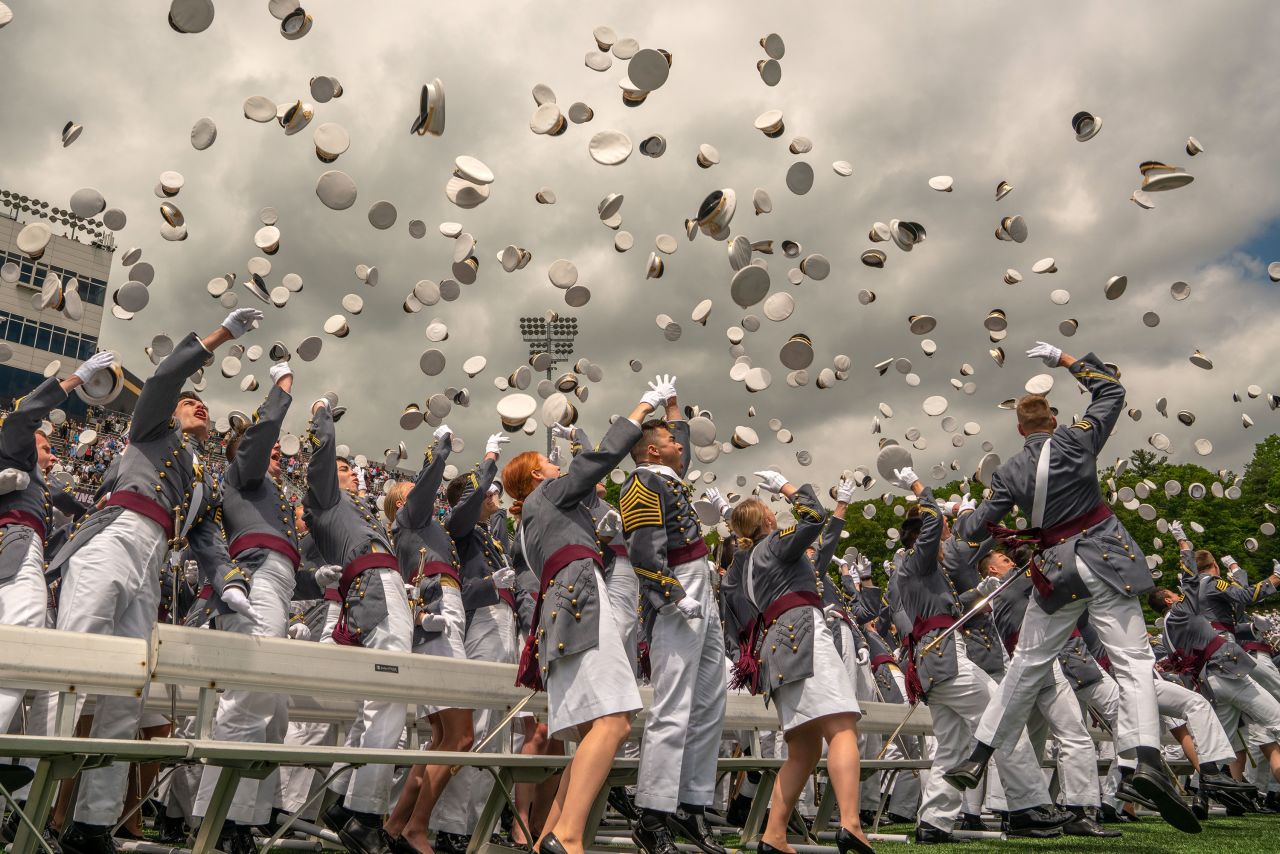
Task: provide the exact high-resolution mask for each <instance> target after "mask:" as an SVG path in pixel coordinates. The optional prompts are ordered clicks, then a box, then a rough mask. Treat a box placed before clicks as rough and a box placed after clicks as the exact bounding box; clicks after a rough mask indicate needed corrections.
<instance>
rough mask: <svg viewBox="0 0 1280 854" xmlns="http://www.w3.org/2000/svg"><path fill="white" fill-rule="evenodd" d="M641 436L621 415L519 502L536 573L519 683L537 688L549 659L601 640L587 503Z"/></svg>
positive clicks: (597, 556) (524, 544) (526, 552)
mask: <svg viewBox="0 0 1280 854" xmlns="http://www.w3.org/2000/svg"><path fill="white" fill-rule="evenodd" d="M639 438H640V425H638V424H636V423H635V422H634V421H632V420H631V419H629V418H618V419H617V420H615V421H614V422H613V425H612V426H610V428H609V431H608V432H607V433H605V436H604V439H603V440H602V441H601V442H600V446H599V447H598V448H596V449H595V450H591V451H583V452H582V453H581V454H579V455H578V456H576V457H574V458H573V461H572V462H571V463H570V464H569V466H568V467H567V468H566V469H565V470H564V472H563V473H562V474H561V476H560V477H558V478H556V479H555V480H547V481H543V482H541V483H540V484H539V485H538V486H537V488H535V489H534V490H533V492H531V493H529V495H528V496H527V497H526V498H525V499H524V504H523V508H522V510H521V514H520V529H519V536H518V539H519V541H520V544H521V549H520V551H521V553H522V554H523V556H524V559H525V561H526V562H527V563H528V565H529V567H530V568H531V569H532V570H534V571H535V572H536V573H537V574H538V576H539V588H538V600H537V603H536V605H535V612H534V615H533V619H532V631H531V633H530V635H529V639H528V641H527V643H526V645H525V650H524V653H523V655H522V656H521V662H520V672H519V684H521V685H525V686H526V687H530V688H534V687H539V688H540V687H542V685H543V684H545V680H546V678H547V674H548V673H549V671H550V668H551V664H552V663H553V662H554V661H556V660H557V659H559V658H561V657H563V656H566V655H575V654H577V653H580V652H585V651H587V650H589V649H595V648H596V646H597V645H598V644H599V642H600V596H602V595H604V591H602V590H600V589H598V586H597V584H596V570H597V569H598V568H603V566H604V558H603V556H602V555H601V553H600V542H599V540H598V539H597V538H596V526H595V521H594V520H593V519H592V518H591V512H590V511H589V510H588V509H587V507H586V506H585V504H584V502H586V500H587V499H588V498H590V497H591V496H592V495H594V494H595V488H596V483H597V482H598V481H599V480H600V479H601V478H602V477H604V476H605V475H607V474H608V473H609V472H610V471H611V470H612V469H613V468H614V467H615V466H616V465H617V464H618V463H619V462H621V461H622V458H623V457H625V456H626V455H627V452H628V451H630V450H631V446H632V445H634V444H635V443H636V441H637V440H638V439H639Z"/></svg>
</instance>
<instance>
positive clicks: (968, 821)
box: [955, 812, 991, 833]
mask: <svg viewBox="0 0 1280 854" xmlns="http://www.w3.org/2000/svg"><path fill="white" fill-rule="evenodd" d="M955 829H956V830H977V831H982V832H984V833H985V832H989V831H990V830H991V828H989V827H987V826H986V824H984V823H983V821H982V816H979V815H974V814H973V813H968V812H965V813H960V818H959V819H957V820H956V826H955Z"/></svg>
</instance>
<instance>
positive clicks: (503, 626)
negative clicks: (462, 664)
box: [431, 573, 635, 836]
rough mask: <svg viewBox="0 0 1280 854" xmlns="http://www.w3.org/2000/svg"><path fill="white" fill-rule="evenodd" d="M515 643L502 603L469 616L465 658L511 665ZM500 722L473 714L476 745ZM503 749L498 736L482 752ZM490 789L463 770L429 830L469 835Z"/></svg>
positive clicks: (480, 776)
mask: <svg viewBox="0 0 1280 854" xmlns="http://www.w3.org/2000/svg"><path fill="white" fill-rule="evenodd" d="M634 574H635V573H632V575H634ZM515 643H516V627H515V614H514V613H513V612H512V611H511V607H510V606H509V605H507V604H506V603H505V602H499V603H498V604H496V605H488V606H486V607H484V608H477V609H476V610H475V611H474V612H473V613H472V615H471V623H470V624H469V625H468V626H467V633H466V637H465V640H464V645H465V647H466V650H467V658H468V659H471V660H473V661H497V662H501V663H503V664H514V663H515V658H516V652H515V649H516V647H515ZM501 719H502V714H501V713H500V712H499V711H498V710H496V709H476V710H475V711H474V712H472V727H473V732H474V735H475V743H476V744H479V743H480V742H481V741H483V740H484V739H485V738H486V737H487V736H488V735H489V733H490V732H491V731H492V730H493V726H494V724H496V723H497V722H498V721H499V720H501ZM502 749H503V737H502V736H501V735H497V736H494V737H493V740H491V741H490V742H489V743H488V744H487V745H485V747H484V750H483V752H484V753H499V752H501V751H502ZM491 789H493V775H492V774H490V773H489V772H487V771H485V770H484V769H482V768H463V769H462V770H460V771H459V772H458V774H457V776H456V777H454V778H453V780H451V781H450V782H449V785H448V786H447V787H446V788H445V790H444V793H443V794H442V795H441V796H440V800H439V801H437V802H436V806H435V809H433V810H432V811H431V827H432V828H433V829H435V830H443V831H444V832H446V833H457V834H461V835H463V836H466V835H469V834H470V833H471V832H472V830H474V829H475V826H476V824H478V823H479V821H480V812H481V811H482V810H483V809H484V804H485V801H487V800H488V799H489V792H490V790H491Z"/></svg>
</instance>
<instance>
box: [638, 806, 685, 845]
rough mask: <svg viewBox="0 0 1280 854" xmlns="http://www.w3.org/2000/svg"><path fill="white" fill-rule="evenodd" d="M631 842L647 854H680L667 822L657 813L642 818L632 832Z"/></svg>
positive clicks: (648, 813)
mask: <svg viewBox="0 0 1280 854" xmlns="http://www.w3.org/2000/svg"><path fill="white" fill-rule="evenodd" d="M631 841H632V842H634V843H635V844H636V845H638V846H639V847H640V850H641V851H643V852H645V854H680V849H679V848H677V847H676V843H675V841H674V840H673V839H672V838H671V830H670V829H669V828H668V827H667V822H666V820H665V819H664V817H663V816H661V815H660V814H657V813H652V812H646V813H644V814H643V815H641V816H640V820H639V821H637V822H636V829H635V830H633V831H632V832H631Z"/></svg>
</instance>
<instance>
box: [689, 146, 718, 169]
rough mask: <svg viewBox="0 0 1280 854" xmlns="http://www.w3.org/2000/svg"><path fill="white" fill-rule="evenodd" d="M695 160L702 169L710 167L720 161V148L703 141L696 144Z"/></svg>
mask: <svg viewBox="0 0 1280 854" xmlns="http://www.w3.org/2000/svg"><path fill="white" fill-rule="evenodd" d="M695 160H696V162H697V164H698V165H699V166H701V167H702V168H703V169H710V168H711V167H712V166H715V165H716V164H717V163H719V162H720V150H719V149H718V148H716V147H715V146H714V145H711V144H709V143H705V142H704V143H702V144H701V145H699V146H698V156H697V157H696V158H695Z"/></svg>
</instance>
